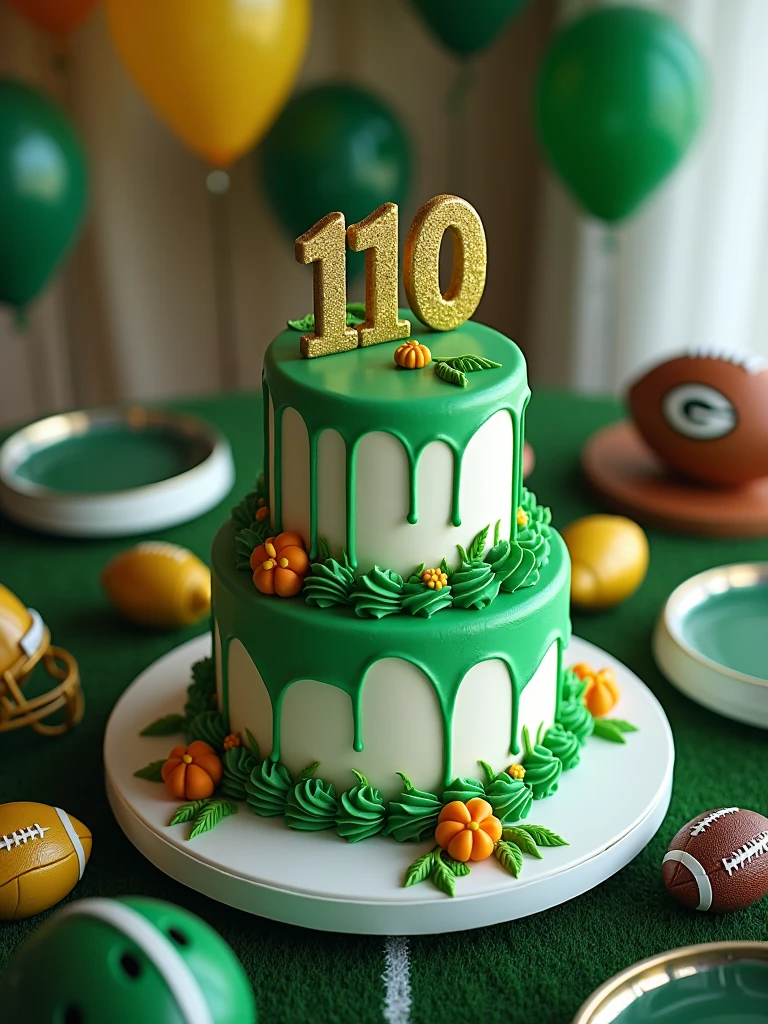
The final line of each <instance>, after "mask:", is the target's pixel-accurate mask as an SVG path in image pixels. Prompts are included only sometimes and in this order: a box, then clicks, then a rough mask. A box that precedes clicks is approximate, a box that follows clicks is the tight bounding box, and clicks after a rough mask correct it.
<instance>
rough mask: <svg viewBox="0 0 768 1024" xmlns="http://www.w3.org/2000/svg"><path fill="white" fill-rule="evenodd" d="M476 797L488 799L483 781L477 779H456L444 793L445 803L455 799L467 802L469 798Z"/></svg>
mask: <svg viewBox="0 0 768 1024" xmlns="http://www.w3.org/2000/svg"><path fill="white" fill-rule="evenodd" d="M475 797H480V798H481V799H482V800H487V799H488V798H487V797H486V795H485V786H483V784H482V782H478V781H477V779H454V780H453V782H452V783H451V784H450V786H449V787H448V789H446V791H445V792H444V793H443V803H444V804H449V803H451V801H453V800H461V802H462V803H464V804H465V803H466V802H467V800H474V799H475Z"/></svg>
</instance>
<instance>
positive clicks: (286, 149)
mask: <svg viewBox="0 0 768 1024" xmlns="http://www.w3.org/2000/svg"><path fill="white" fill-rule="evenodd" d="M259 155H260V158H261V180H262V185H263V188H264V191H265V193H266V196H267V198H268V200H269V202H270V203H271V205H272V208H273V209H274V211H275V213H276V214H277V217H278V219H279V220H280V223H281V224H282V225H283V227H284V228H285V230H286V231H287V232H288V234H289V235H290V237H291V238H296V237H297V236H298V235H301V234H303V233H304V232H305V231H308V230H309V229H310V228H311V227H312V225H313V224H315V223H316V222H317V221H318V220H320V218H321V217H325V215H326V214H327V213H332V212H335V211H336V210H341V212H342V213H343V214H344V216H345V218H346V222H347V224H354V223H355V222H356V221H359V220H362V218H363V217H367V216H368V214H369V213H372V212H373V211H374V210H375V209H376V208H377V207H379V206H381V204H382V203H402V202H404V201H405V199H406V196H407V194H408V189H409V186H410V181H411V150H410V144H409V142H408V137H407V135H406V133H405V129H404V128H403V126H402V125H401V123H400V122H399V121H398V119H397V118H396V117H395V115H394V114H393V113H392V112H391V111H390V110H389V109H388V108H387V107H386V106H385V105H384V104H383V103H382V102H381V101H380V100H379V99H377V98H376V97H375V96H373V95H371V94H370V93H368V92H365V91H364V90H362V89H358V88H357V87H356V86H353V85H344V84H328V85H321V86H317V87H315V88H312V89H309V90H308V91H307V92H304V93H300V94H299V95H298V96H295V97H294V98H293V99H292V100H291V101H290V102H289V103H288V106H287V107H286V108H285V110H284V111H283V113H282V114H281V115H280V117H279V119H278V120H277V122H276V123H275V125H274V127H273V128H272V130H271V131H270V133H269V135H268V136H267V138H266V139H265V140H264V142H263V143H262V145H261V149H260V154H259ZM364 261H365V257H364V254H363V253H359V254H358V253H353V252H350V251H347V266H348V270H349V271H352V272H356V271H359V270H360V269H361V268H362V267H363V266H364Z"/></svg>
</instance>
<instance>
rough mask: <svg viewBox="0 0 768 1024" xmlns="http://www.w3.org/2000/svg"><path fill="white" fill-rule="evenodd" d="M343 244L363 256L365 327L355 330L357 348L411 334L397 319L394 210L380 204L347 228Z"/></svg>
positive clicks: (398, 339)
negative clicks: (357, 336)
mask: <svg viewBox="0 0 768 1024" xmlns="http://www.w3.org/2000/svg"><path fill="white" fill-rule="evenodd" d="M347 242H348V243H349V248H350V249H352V250H353V251H354V252H361V251H362V250H363V249H365V250H366V253H365V323H362V324H360V325H359V326H358V328H357V333H358V335H359V337H360V344H361V345H378V344H379V343H380V342H382V341H400V340H402V339H403V338H407V337H409V336H410V333H411V325H410V322H409V321H408V320H400V319H399V318H398V315H397V206H396V205H395V204H394V203H384V205H383V206H380V207H379V208H378V210H374V211H373V213H369V214H368V216H367V217H366V218H365V220H361V221H359V222H358V223H357V224H350V225H349V227H348V228H347Z"/></svg>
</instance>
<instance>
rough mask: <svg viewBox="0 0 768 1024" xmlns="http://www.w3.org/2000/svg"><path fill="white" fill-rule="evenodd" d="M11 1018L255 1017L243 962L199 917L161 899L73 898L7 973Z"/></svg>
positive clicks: (128, 1023)
mask: <svg viewBox="0 0 768 1024" xmlns="http://www.w3.org/2000/svg"><path fill="white" fill-rule="evenodd" d="M0 1007H2V1016H3V1019H4V1020H9V1021H10V1020H20V1021H21V1020H23V1021H25V1022H26V1024H105V1022H106V1021H109V1024H152V1022H162V1024H255V1021H256V1007H255V1004H254V999H253V991H252V989H251V985H250V982H249V981H248V978H247V977H246V974H245V971H244V970H243V968H242V966H241V965H240V961H239V960H238V959H237V957H236V956H235V954H234V953H233V952H232V950H231V949H230V948H229V946H228V945H227V944H226V943H225V942H224V940H223V939H222V938H221V937H220V936H219V935H218V934H217V933H216V932H215V931H214V930H213V929H212V928H211V927H210V926H209V925H207V924H205V922H203V921H201V920H200V918H198V917H195V916H194V915H193V914H190V913H189V912H188V911H186V910H182V909H181V908H180V907H176V906H173V904H171V903H163V902H161V901H160V900H150V899H143V898H140V897H125V898H121V899H117V900H109V899H87V900H77V901H75V902H74V903H70V904H69V905H68V906H67V907H65V908H64V909H63V910H62V911H60V912H59V913H58V914H56V915H55V916H54V917H53V918H52V919H51V920H50V921H48V922H47V923H46V924H45V925H44V926H43V927H42V928H41V929H40V930H39V931H38V932H36V933H35V934H34V935H33V936H32V938H31V939H30V940H29V941H28V942H26V943H25V944H24V945H23V946H22V947H21V949H20V950H19V952H18V953H17V954H16V956H15V957H14V958H13V959H12V960H11V962H10V964H9V965H8V968H7V970H6V971H5V973H4V974H3V976H2V977H1V978H0Z"/></svg>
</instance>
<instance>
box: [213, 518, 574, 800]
mask: <svg viewBox="0 0 768 1024" xmlns="http://www.w3.org/2000/svg"><path fill="white" fill-rule="evenodd" d="M211 568H212V586H213V608H214V623H215V625H214V638H215V651H216V672H217V690H218V700H219V706H220V709H221V712H222V716H223V718H224V722H225V724H226V726H227V728H228V730H229V731H230V732H238V733H241V734H242V735H243V736H245V735H246V730H248V732H250V733H251V734H252V736H253V737H254V738H255V739H256V741H257V743H258V747H259V749H260V751H261V754H262V756H264V757H268V758H269V759H271V760H272V761H279V762H280V764H281V765H284V766H285V767H286V768H287V769H288V771H289V772H290V773H291V775H292V776H293V777H294V778H295V777H296V776H297V775H298V774H299V773H300V772H302V771H303V770H304V769H305V768H307V766H308V765H313V764H315V763H316V762H319V763H320V767H319V769H318V774H319V775H321V776H322V779H323V780H325V781H326V782H328V783H333V785H334V786H335V787H336V788H337V789H338V790H339V791H340V792H341V791H344V790H345V789H347V788H348V787H349V786H350V782H351V781H354V780H353V778H352V776H351V770H352V769H354V771H355V772H358V773H359V774H360V775H361V776H364V777H365V778H366V779H367V780H370V783H371V785H373V786H375V787H377V788H378V789H379V790H380V791H381V793H382V795H383V797H384V798H385V799H391V798H393V797H394V796H396V795H397V793H398V792H399V791H400V790H401V789H402V785H403V784H402V782H401V780H400V779H399V778H398V777H397V775H396V773H398V772H402V773H404V774H405V775H407V776H408V779H409V782H412V783H413V785H415V786H417V787H419V788H420V789H423V790H425V791H427V792H441V791H442V790H443V789H444V788H445V787H447V786H448V785H449V783H450V782H451V780H453V779H456V778H457V777H464V778H468V779H472V778H480V777H481V776H482V774H483V769H482V768H481V767H480V764H479V763H480V762H482V761H484V762H486V763H487V764H489V765H491V766H492V767H493V769H494V770H495V771H499V770H502V771H503V770H504V768H505V767H506V766H507V765H509V763H510V761H514V760H519V759H520V757H519V755H520V754H521V750H522V744H523V732H524V729H526V728H527V730H528V733H529V734H530V737H531V741H530V742H533V738H534V737H535V736H536V735H537V734H538V735H540V736H544V735H545V734H546V732H547V730H548V729H549V728H550V727H551V726H552V725H553V723H554V722H555V719H556V717H557V716H558V710H559V703H560V699H561V694H560V689H561V681H562V675H563V673H562V654H563V649H564V647H565V646H566V644H567V642H568V639H569V635H570V620H569V597H570V561H569V558H568V554H567V551H566V548H565V545H564V543H563V541H562V539H561V538H560V536H559V534H557V533H556V532H555V531H554V530H553V531H552V535H551V552H550V557H549V561H548V562H547V564H546V565H545V566H543V567H542V569H541V577H540V579H539V580H538V582H537V583H536V585H535V586H533V587H529V588H526V589H521V590H518V591H516V592H515V593H513V594H506V593H501V594H499V596H498V597H497V598H496V599H495V601H494V602H493V604H492V605H490V606H489V607H487V608H484V609H482V610H480V611H477V610H464V609H461V610H459V609H454V608H452V609H448V610H445V611H442V612H439V613H437V614H435V615H433V616H432V617H431V618H428V619H425V618H420V617H413V616H410V615H392V616H389V617H386V618H382V619H378V620H377V619H363V618H359V617H358V616H357V615H356V614H355V613H354V611H353V609H352V608H346V607H335V608H327V609H321V608H316V607H309V606H308V605H307V604H306V603H305V602H304V601H303V600H302V599H301V598H300V597H297V598H290V599H281V598H278V597H274V596H265V595H263V594H261V593H259V592H258V591H257V590H256V588H255V587H254V585H253V582H252V579H251V574H250V573H249V572H243V571H239V570H238V569H237V568H236V566H235V558H234V531H233V527H232V524H231V523H227V524H225V525H224V526H223V527H222V528H221V530H219V532H218V534H217V536H216V538H215V540H214V544H213V551H212V561H211Z"/></svg>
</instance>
